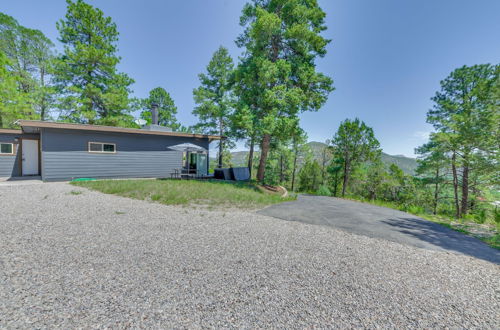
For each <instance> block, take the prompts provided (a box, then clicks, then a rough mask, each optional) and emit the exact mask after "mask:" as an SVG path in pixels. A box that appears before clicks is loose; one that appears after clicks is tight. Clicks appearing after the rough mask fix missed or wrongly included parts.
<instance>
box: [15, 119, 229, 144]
mask: <svg viewBox="0 0 500 330" xmlns="http://www.w3.org/2000/svg"><path fill="white" fill-rule="evenodd" d="M19 125H20V126H21V127H36V128H56V129H70V130H84V131H98V132H112V133H129V134H143V135H164V136H177V137H191V138H198V139H209V140H221V139H225V138H226V137H224V136H218V135H205V134H193V133H183V132H163V131H146V130H141V129H137V128H122V127H114V126H101V125H87V124H72V123H54V122H45V121H38V120H19Z"/></svg>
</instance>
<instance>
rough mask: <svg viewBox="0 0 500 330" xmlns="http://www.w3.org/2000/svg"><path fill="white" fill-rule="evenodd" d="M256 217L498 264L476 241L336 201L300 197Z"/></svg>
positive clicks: (498, 255) (497, 254) (494, 253)
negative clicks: (304, 224)
mask: <svg viewBox="0 0 500 330" xmlns="http://www.w3.org/2000/svg"><path fill="white" fill-rule="evenodd" d="M259 213H260V214H264V215H268V216H272V217H275V218H279V219H284V220H290V221H299V222H303V223H309V224H314V225H325V226H331V227H335V228H338V229H342V230H345V231H347V232H351V233H355V234H359V235H364V236H368V237H374V238H381V239H385V240H388V241H393V242H398V243H401V244H406V245H411V246H415V247H419V248H424V249H429V250H438V251H443V250H444V251H451V252H456V253H462V254H466V255H469V256H472V257H476V258H479V259H483V260H487V261H490V262H494V263H500V251H498V250H495V249H493V248H491V247H489V246H488V245H486V244H485V243H483V242H481V241H480V240H478V239H476V238H473V237H470V236H466V235H464V234H461V233H459V232H457V231H454V230H451V229H448V228H446V227H443V226H441V225H438V224H436V223H433V222H430V221H427V220H423V219H421V218H419V217H417V216H414V215H411V214H408V213H405V212H400V211H397V210H393V209H389V208H385V207H379V206H374V205H370V204H366V203H360V202H354V201H349V200H344V199H340V198H332V197H322V196H308V195H301V196H299V197H298V200H297V201H295V202H286V203H281V204H277V205H273V206H270V207H268V208H266V209H264V210H261V211H259Z"/></svg>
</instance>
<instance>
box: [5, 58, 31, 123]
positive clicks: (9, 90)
mask: <svg viewBox="0 0 500 330" xmlns="http://www.w3.org/2000/svg"><path fill="white" fill-rule="evenodd" d="M10 65H11V63H10V60H9V59H8V58H7V56H6V55H5V54H4V53H3V52H2V51H0V128H2V127H7V128H11V127H14V122H15V121H16V120H17V119H22V118H29V115H28V114H29V113H30V111H31V108H30V105H29V104H28V100H27V98H26V95H25V94H24V93H22V92H20V91H19V89H18V81H17V80H18V79H19V77H16V76H14V75H12V73H11V72H10V71H9V70H8V67H9V66H10Z"/></svg>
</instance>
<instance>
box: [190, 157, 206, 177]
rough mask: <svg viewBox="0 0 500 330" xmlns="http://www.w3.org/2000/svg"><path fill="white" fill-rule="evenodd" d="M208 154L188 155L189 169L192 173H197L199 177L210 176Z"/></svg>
mask: <svg viewBox="0 0 500 330" xmlns="http://www.w3.org/2000/svg"><path fill="white" fill-rule="evenodd" d="M207 159H208V158H207V154H206V153H194V152H190V153H188V168H189V170H190V172H195V173H196V174H197V175H207V174H208V161H207Z"/></svg>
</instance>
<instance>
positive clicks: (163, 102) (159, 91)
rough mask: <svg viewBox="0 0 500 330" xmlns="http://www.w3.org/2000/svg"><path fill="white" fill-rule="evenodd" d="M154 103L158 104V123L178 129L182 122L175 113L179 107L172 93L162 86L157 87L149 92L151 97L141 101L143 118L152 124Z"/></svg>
mask: <svg viewBox="0 0 500 330" xmlns="http://www.w3.org/2000/svg"><path fill="white" fill-rule="evenodd" d="M153 104H155V105H157V106H158V124H160V125H162V126H167V127H170V128H172V129H173V130H174V131H175V130H178V129H179V127H180V124H179V123H178V122H177V118H176V117H175V115H176V114H177V107H176V106H175V103H174V100H173V99H172V97H171V96H170V94H169V93H168V92H167V91H166V90H165V89H164V88H162V87H156V88H154V89H152V90H151V91H150V92H149V97H148V98H145V99H143V100H142V101H141V105H142V109H143V110H142V112H141V118H142V119H144V120H146V121H147V122H148V124H151V120H152V118H151V108H152V107H153Z"/></svg>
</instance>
